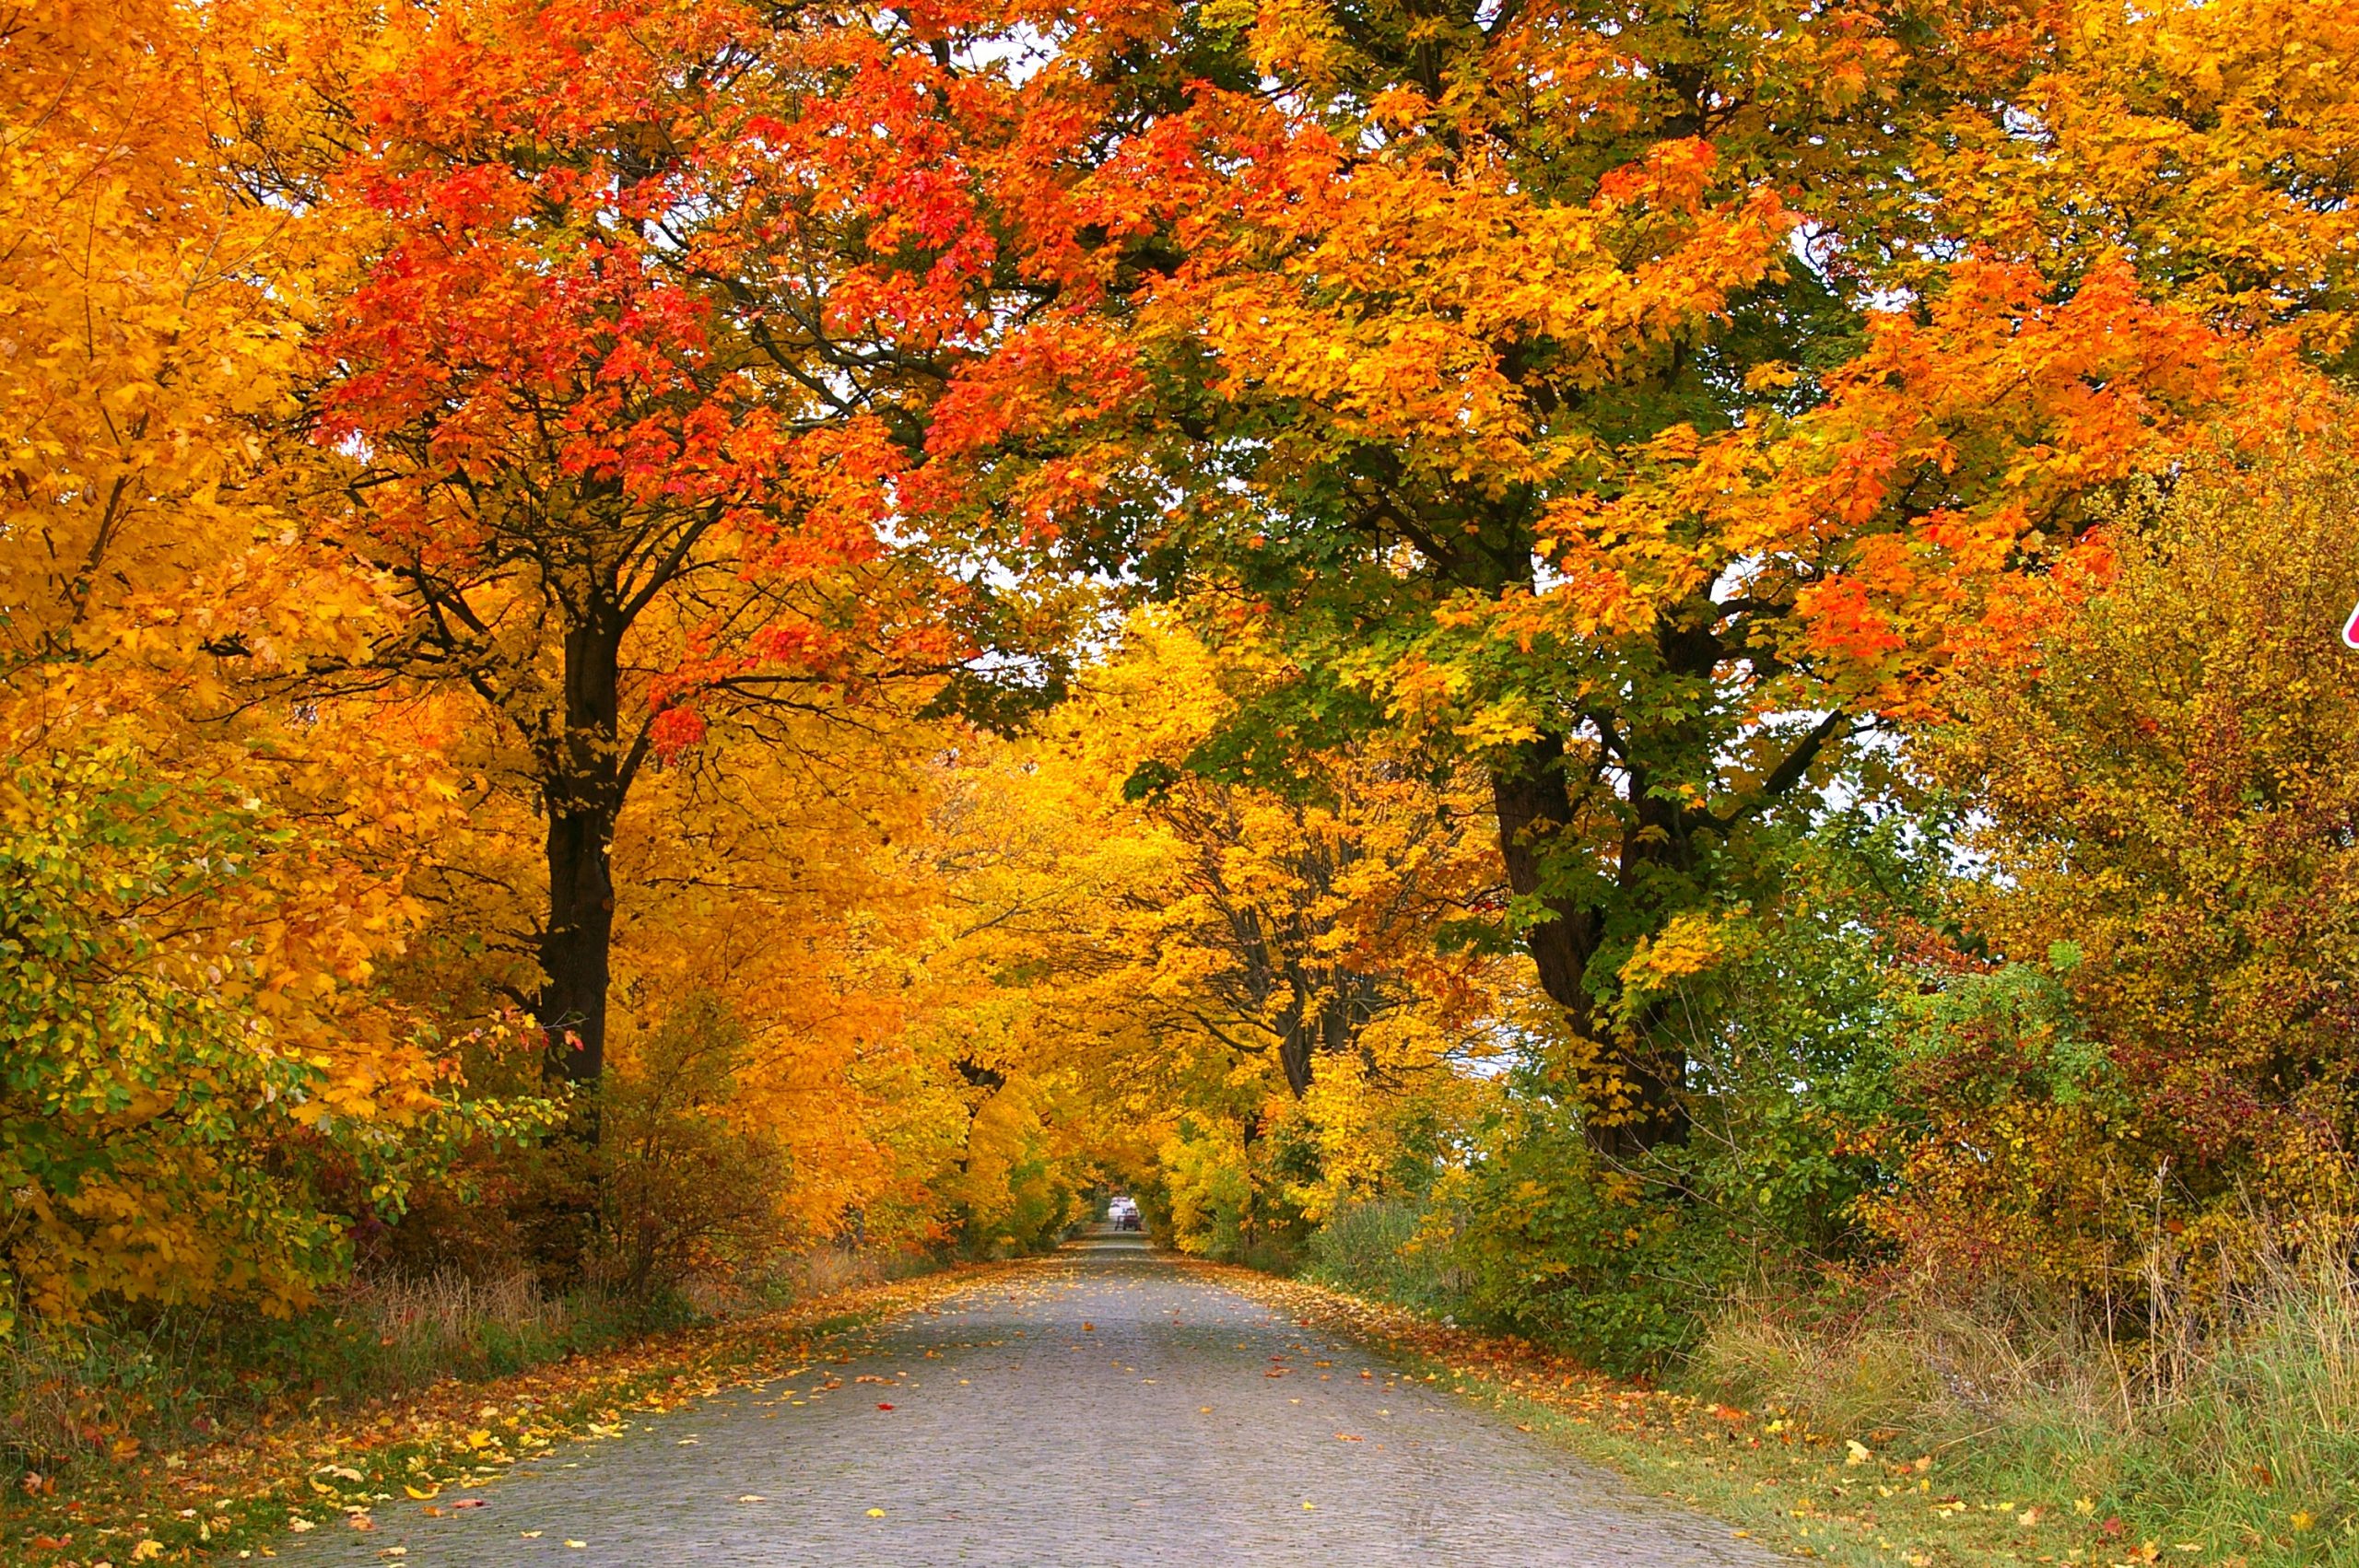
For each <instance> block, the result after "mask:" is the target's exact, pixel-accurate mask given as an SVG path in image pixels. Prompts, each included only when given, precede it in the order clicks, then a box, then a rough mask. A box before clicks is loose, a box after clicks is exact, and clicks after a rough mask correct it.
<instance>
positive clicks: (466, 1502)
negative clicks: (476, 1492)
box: [451, 1497, 489, 1509]
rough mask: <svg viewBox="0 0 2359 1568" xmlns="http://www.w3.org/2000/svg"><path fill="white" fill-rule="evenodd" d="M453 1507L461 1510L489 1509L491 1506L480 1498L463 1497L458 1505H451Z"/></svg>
mask: <svg viewBox="0 0 2359 1568" xmlns="http://www.w3.org/2000/svg"><path fill="white" fill-rule="evenodd" d="M451 1506H452V1508H453V1509H459V1508H484V1507H488V1506H489V1504H487V1503H485V1502H484V1500H483V1499H482V1498H480V1497H462V1498H460V1499H459V1500H458V1501H457V1502H456V1503H453V1504H451Z"/></svg>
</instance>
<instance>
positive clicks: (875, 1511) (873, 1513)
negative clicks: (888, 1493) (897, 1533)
mask: <svg viewBox="0 0 2359 1568" xmlns="http://www.w3.org/2000/svg"><path fill="white" fill-rule="evenodd" d="M868 1516H869V1517H870V1518H872V1519H881V1518H883V1517H884V1516H885V1510H884V1509H882V1508H871V1509H870V1510H869V1511H868Z"/></svg>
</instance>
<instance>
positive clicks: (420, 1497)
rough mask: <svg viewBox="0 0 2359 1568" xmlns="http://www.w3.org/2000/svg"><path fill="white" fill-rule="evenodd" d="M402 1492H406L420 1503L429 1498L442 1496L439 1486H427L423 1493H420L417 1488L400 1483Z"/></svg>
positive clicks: (407, 1483)
mask: <svg viewBox="0 0 2359 1568" xmlns="http://www.w3.org/2000/svg"><path fill="white" fill-rule="evenodd" d="M402 1490H403V1491H404V1492H408V1493H409V1494H410V1495H411V1496H412V1497H414V1498H416V1499H417V1501H419V1502H420V1503H423V1502H425V1501H426V1500H427V1499H428V1498H429V1497H440V1496H441V1495H442V1489H441V1488H440V1487H439V1486H429V1487H428V1488H427V1489H426V1490H425V1491H424V1492H420V1491H418V1489H417V1488H416V1487H414V1486H412V1485H410V1483H409V1482H407V1481H404V1482H402Z"/></svg>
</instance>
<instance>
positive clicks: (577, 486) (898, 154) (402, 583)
mask: <svg viewBox="0 0 2359 1568" xmlns="http://www.w3.org/2000/svg"><path fill="white" fill-rule="evenodd" d="M920 27H921V24H920V23H919V22H917V21H911V20H910V19H908V18H903V19H901V20H899V21H898V22H897V23H895V24H894V25H892V26H880V27H878V28H873V29H872V28H869V27H867V26H865V25H863V24H862V23H860V22H856V21H851V20H847V19H844V18H834V17H827V18H822V17H818V16H816V15H808V16H806V15H803V14H799V13H798V14H787V13H779V12H774V11H769V10H766V9H763V8H761V7H758V6H737V5H734V4H729V3H726V0H722V3H715V4H699V5H696V6H687V7H685V8H681V9H678V10H675V11H671V12H666V13H664V14H663V15H662V16H661V17H657V16H652V15H649V14H645V13H642V12H640V10H638V9H636V8H631V7H622V6H608V5H598V4H584V5H560V6H522V5H511V4H506V3H502V0H491V3H486V4H478V5H468V6H455V7H444V8H440V9H438V10H437V11H435V12H433V13H432V14H431V15H425V14H421V15H419V16H417V17H415V18H404V19H400V20H398V21H397V22H396V23H395V24H394V26H393V31H392V34H391V36H390V37H389V39H388V41H387V46H386V60H387V63H386V64H385V65H384V67H383V68H381V70H380V71H379V72H378V73H377V74H376V75H375V76H374V77H373V78H372V79H371V80H370V82H369V83H368V84H367V85H366V88H365V90H364V91H362V93H361V94H360V95H359V99H358V104H357V105H356V110H355V112H356V115H357V118H358V124H359V126H360V128H361V129H362V131H363V132H364V134H365V135H366V137H367V144H366V146H365V147H364V148H363V149H362V150H361V151H360V152H359V154H358V156H356V157H355V158H353V159H352V160H350V162H349V163H348V164H347V166H346V168H345V169H344V170H343V171H342V173H341V175H340V177H339V183H340V187H341V189H342V190H343V192H344V193H346V197H347V198H348V200H349V201H351V202H353V203H356V204H358V205H360V206H362V207H364V208H366V209H367V210H369V211H370V212H373V213H375V214H376V215H378V217H379V219H380V222H379V226H378V230H377V235H376V238H375V240H374V242H373V246H372V251H371V253H370V255H369V257H368V259H367V262H366V264H365V266H363V267H362V268H361V270H360V271H359V273H358V275H357V276H356V277H355V278H354V279H353V281H352V284H351V287H350V289H349V292H348V294H347V296H346V298H345V300H344V302H343V304H342V305H341V307H340V308H339V310H338V314H337V319H336V323H335V326H334V330H333V331H332V332H331V333H329V334H328V337H327V339H326V341H325V344H324V345H323V354H324V359H323V368H324V370H325V380H324V383H323V386H322V387H321V389H320V392H319V394H318V398H317V404H316V417H317V428H318V431H319V434H320V436H321V437H322V439H324V440H327V441H330V442H334V443H338V444H340V445H341V446H342V447H343V448H344V449H345V450H346V451H349V452H350V453H351V454H352V455H353V458H354V463H355V467H354V473H353V474H352V477H351V479H350V481H349V494H350V505H349V508H348V509H347V510H346V513H345V514H344V515H343V516H342V517H341V518H339V519H336V520H334V521H331V522H330V523H328V524H326V525H324V526H325V527H326V528H327V529H328V536H329V537H332V538H334V540H335V541H336V542H337V543H338V544H341V545H343V546H345V547H346V548H348V549H349V550H351V551H352V552H353V553H355V554H356V555H357V556H359V557H361V558H362V559H364V560H366V561H368V562H369V563H370V564H371V565H373V566H374V567H375V568H378V569H379V570H381V571H382V572H383V573H385V574H386V575H387V576H388V577H389V578H390V579H392V580H393V582H394V583H395V584H396V585H397V586H398V590H399V592H400V596H401V600H402V608H403V616H402V619H401V621H400V623H399V626H398V628H397V630H396V631H394V632H393V634H391V635H389V636H387V637H385V638H381V639H380V640H379V642H378V643H377V645H376V646H375V647H374V648H373V649H372V650H371V653H370V657H369V658H368V659H367V660H366V661H360V662H358V663H357V664H355V665H352V666H348V667H346V668H343V669H341V670H336V671H330V672H319V671H315V672H314V673H328V674H329V675H331V676H332V677H333V678H334V679H335V680H338V681H341V682H343V683H345V684H347V685H349V684H353V683H361V684H366V683H370V682H372V681H379V680H391V681H395V682H405V683H406V682H419V681H423V682H428V683H432V684H434V685H438V686H442V687H446V688H449V689H452V690H455V691H459V692H463V693H464V694H467V695H468V696H470V697H471V698H472V699H474V700H475V702H477V703H478V704H480V711H481V712H482V714H483V715H484V716H485V718H486V720H487V722H488V723H489V724H490V725H491V726H492V727H494V728H495V729H496V730H497V731H498V732H499V735H500V736H501V738H502V743H503V745H504V747H505V749H506V752H507V755H506V756H505V758H504V759H503V761H502V765H501V766H502V770H503V771H505V772H506V773H507V774H509V775H510V776H511V777H513V778H517V779H518V780H520V781H521V782H522V787H523V788H524V789H526V790H528V791H529V792H530V794H531V795H532V796H533V798H534V802H535V803H536V806H537V809H538V810H539V812H540V813H541V815H542V817H543V819H544V822H545V826H546V841H545V853H544V857H543V858H544V860H545V867H546V911H545V914H544V915H543V916H542V917H541V918H539V919H536V920H535V921H534V926H535V928H536V929H535V932H534V938H533V942H534V947H535V949H536V952H535V954H534V957H535V958H536V960H537V965H538V968H539V970H540V974H541V978H540V981H539V983H538V985H537V987H536V988H535V989H534V990H533V991H532V992H531V993H530V994H529V996H527V997H526V998H525V999H524V1000H528V1001H529V1002H530V1004H531V1006H532V1008H533V1010H534V1012H535V1013H536V1014H537V1016H538V1017H539V1019H540V1021H541V1023H542V1024H543V1026H544V1027H545V1029H546V1031H547V1033H548V1036H549V1039H550V1042H551V1046H550V1049H551V1062H552V1068H553V1070H554V1071H559V1072H561V1073H562V1074H563V1075H564V1076H566V1077H569V1078H571V1079H574V1080H577V1081H587V1080H593V1079H595V1078H596V1076H597V1075H598V1073H599V1071H600V1070H601V1067H602V1065H603V1063H604V1052H605V1036H606V1009H607V995H608V989H609V984H610V979H611V974H610V970H611V951H612V943H613V932H614V922H615V918H616V904H617V889H616V882H615V876H614V866H613V848H612V846H613V839H614V835H615V831H616V822H617V820H618V817H619V814H620V813H621V812H622V809H623V806H624V803H625V802H626V801H627V800H628V797H629V795H630V793H631V791H632V790H633V789H634V787H635V786H636V785H637V783H638V782H639V780H640V778H641V775H642V773H643V771H644V770H645V769H646V768H647V767H648V766H650V764H651V762H652V761H656V760H658V759H661V758H663V757H664V756H667V755H676V754H678V753H680V752H682V751H683V750H685V749H687V748H688V747H691V746H693V745H694V744H696V743H698V742H699V741H700V740H701V739H703V737H704V735H705V733H706V731H707V727H708V726H709V725H723V726H727V727H730V728H732V729H734V731H738V732H741V733H761V732H764V731H766V730H767V731H776V730H777V729H779V728H780V727H781V726H785V725H788V724H791V723H792V721H793V720H796V719H798V718H803V717H809V716H814V715H817V716H828V715H833V716H838V717H842V718H844V719H846V720H847V721H852V720H855V718H856V716H857V715H858V714H859V713H860V712H862V711H863V709H866V708H871V707H874V706H877V705H880V704H881V705H884V706H885V707H886V708H898V709H899V710H902V711H908V710H910V709H913V708H917V707H919V706H921V705H922V704H924V703H925V702H927V701H929V700H932V699H934V698H936V697H939V696H944V694H945V689H951V690H952V695H954V696H957V695H964V696H977V695H979V694H984V693H986V692H988V691H989V690H990V689H991V687H992V681H991V680H989V679H986V678H985V674H984V673H983V671H982V670H981V668H980V667H979V666H976V665H974V664H972V663H971V662H969V661H970V659H971V656H973V655H974V654H976V653H977V652H978V651H979V650H982V649H990V648H992V647H993V646H995V645H998V644H1002V643H1004V642H1007V641H1009V640H1011V633H1013V632H1014V631H1015V629H1016V628H1015V627H1014V626H1013V625H1012V618H1011V616H1010V615H1009V614H1008V613H1007V608H1006V606H1005V604H1003V603H1002V602H1001V596H999V595H995V594H994V593H993V592H992V590H991V589H990V588H989V587H988V586H987V585H986V584H985V583H984V582H983V581H982V580H981V579H979V578H978V577H977V576H976V574H975V573H973V572H972V571H971V570H969V571H967V572H964V573H963V574H961V575H953V574H952V573H951V572H950V571H949V570H947V569H945V561H946V558H947V557H948V556H950V555H953V554H964V553H965V550H966V544H967V542H964V541H953V542H950V544H948V545H945V549H944V550H942V551H939V552H930V551H929V550H928V549H927V548H926V545H927V544H928V541H927V540H926V538H925V536H924V535H922V534H921V533H920V532H917V531H916V530H915V529H914V528H912V527H910V526H908V525H906V524H904V523H903V522H902V521H899V519H898V508H899V502H898V499H897V487H898V486H900V485H901V484H902V483H903V482H904V481H905V478H906V474H907V471H908V470H909V468H910V465H911V463H912V462H914V460H915V459H916V457H917V456H918V454H919V452H920V449H921V441H922V435H923V427H924V411H925V407H926V404H927V403H928V401H929V400H930V398H931V397H932V396H933V392H934V391H935V390H936V389H937V388H938V386H939V384H940V382H941V381H942V380H943V378H944V375H945V369H944V361H945V357H946V356H948V355H950V354H951V352H952V351H953V349H954V347H955V345H957V342H958V340H959V338H960V334H962V333H971V332H973V331H974V330H976V329H977V327H978V325H979V323H980V322H982V320H983V317H982V316H981V315H980V311H981V310H983V309H984V305H983V302H982V301H983V297H984V295H985V294H986V293H987V286H988V284H989V283H990V282H991V268H992V254H993V246H992V239H991V234H990V231H989V229H988V227H987V225H986V222H985V216H984V215H983V214H982V213H981V212H980V209H979V208H978V206H977V205H976V204H975V202H974V201H973V199H972V198H971V195H970V193H969V192H968V189H967V186H966V183H965V182H964V181H961V180H960V179H958V178H957V176H956V170H955V168H954V169H952V170H948V171H945V170H944V169H943V168H942V167H941V164H942V160H943V159H945V158H947V157H949V154H950V149H949V148H948V147H947V146H946V144H945V137H944V135H942V134H941V133H940V131H939V128H938V126H937V124H936V123H935V122H936V115H937V111H938V106H939V103H940V101H941V100H940V96H939V92H938V91H933V90H930V86H931V88H934V89H938V88H940V87H941V85H942V84H943V82H945V81H946V80H948V79H949V77H950V76H951V75H952V72H951V67H950V66H949V64H947V63H946V56H945V60H944V61H940V62H938V61H937V60H936V59H935V55H934V53H933V51H932V50H931V49H930V48H921V47H920V45H921V44H925V43H926V42H927V41H928V40H934V41H939V40H940V39H942V38H943V37H944V36H945V35H944V34H943V32H942V30H941V29H939V28H934V29H932V30H931V31H928V32H925V33H923V35H922V36H921V34H920V31H919V30H918V29H920ZM945 48H946V45H945ZM879 129H882V130H886V131H888V132H889V133H890V134H889V135H873V134H872V133H873V132H874V131H876V130H879ZM991 668H992V669H993V670H997V671H999V672H1001V673H1003V675H1004V676H1005V677H1006V678H1007V679H1008V680H1010V681H1013V682H1014V683H1015V684H1022V683H1023V682H1024V681H1025V680H1027V679H1029V678H1031V677H1032V676H1034V675H1036V674H1037V671H1035V670H1032V669H1030V668H1027V667H1023V666H1016V665H1012V664H1009V663H1007V662H1002V663H1000V664H997V665H993V666H992V667H991Z"/></svg>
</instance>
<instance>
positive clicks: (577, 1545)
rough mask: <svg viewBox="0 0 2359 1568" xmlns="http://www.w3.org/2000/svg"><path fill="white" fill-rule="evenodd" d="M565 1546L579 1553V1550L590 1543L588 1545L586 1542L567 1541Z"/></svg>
mask: <svg viewBox="0 0 2359 1568" xmlns="http://www.w3.org/2000/svg"><path fill="white" fill-rule="evenodd" d="M565 1544H566V1545H568V1546H569V1547H571V1548H573V1550H576V1551H579V1550H581V1549H582V1548H583V1547H585V1546H588V1545H589V1544H590V1543H589V1542H588V1541H586V1540H569V1541H567V1542H566V1543H565Z"/></svg>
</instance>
